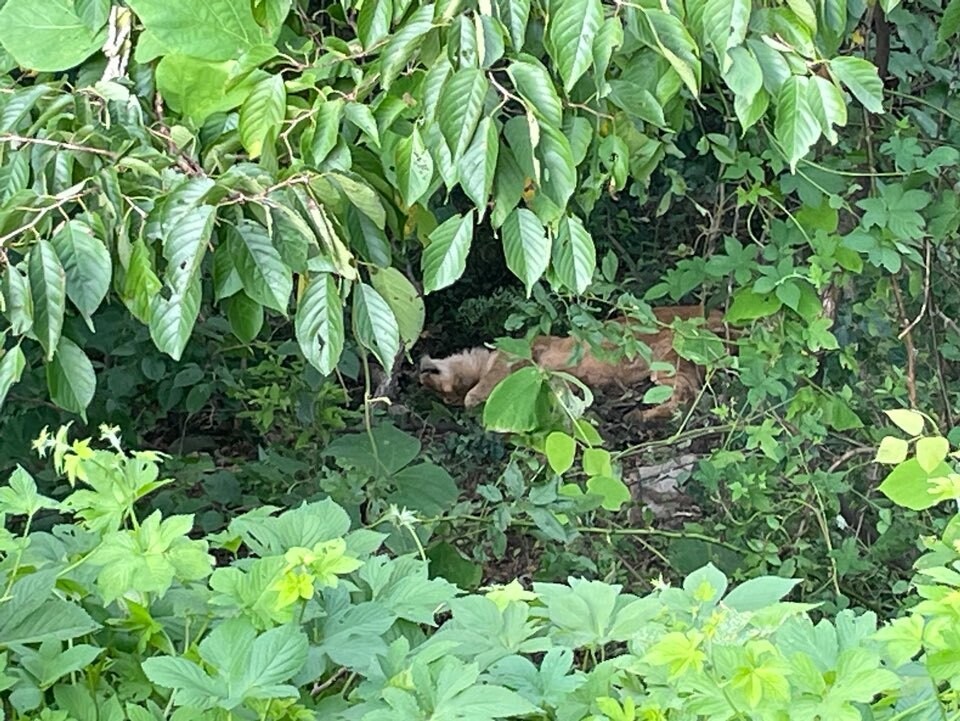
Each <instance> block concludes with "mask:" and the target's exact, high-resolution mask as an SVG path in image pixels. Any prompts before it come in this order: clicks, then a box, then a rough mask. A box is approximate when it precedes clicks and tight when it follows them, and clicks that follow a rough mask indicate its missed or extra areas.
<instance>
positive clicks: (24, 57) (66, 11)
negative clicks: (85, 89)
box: [0, 0, 107, 72]
mask: <svg viewBox="0 0 960 721" xmlns="http://www.w3.org/2000/svg"><path fill="white" fill-rule="evenodd" d="M106 38H107V31H106V28H105V27H104V25H103V24H101V25H100V27H97V28H90V27H88V26H87V25H86V24H85V23H84V22H83V20H82V19H81V18H80V17H79V16H78V15H77V12H76V10H75V7H74V3H73V2H71V0H44V1H43V2H42V3H39V4H38V3H36V2H33V0H8V1H7V3H6V4H4V5H3V8H2V9H0V45H2V46H3V48H4V49H5V50H6V51H7V52H8V53H10V55H12V56H13V58H14V60H16V61H17V64H18V65H19V66H20V67H23V68H29V69H30V70H37V71H41V72H57V71H59V70H67V69H69V68H72V67H75V66H77V65H79V64H80V63H82V62H83V61H84V60H86V59H87V58H88V57H90V56H91V55H92V54H93V53H95V52H96V51H97V50H99V49H100V48H101V47H102V46H103V43H104V41H105V40H106Z"/></svg>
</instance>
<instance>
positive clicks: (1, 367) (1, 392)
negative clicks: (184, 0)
mask: <svg viewBox="0 0 960 721" xmlns="http://www.w3.org/2000/svg"><path fill="white" fill-rule="evenodd" d="M26 367H27V358H26V356H25V355H24V354H23V350H22V349H21V348H20V346H19V345H15V346H14V347H13V348H11V349H10V350H8V351H7V352H6V353H4V355H3V357H2V358H0V409H2V408H3V402H4V401H5V400H6V399H7V393H9V392H10V388H11V387H12V386H13V385H14V384H16V383H19V382H20V377H21V376H22V375H23V371H24V369H25V368H26Z"/></svg>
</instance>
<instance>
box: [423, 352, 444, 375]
mask: <svg viewBox="0 0 960 721" xmlns="http://www.w3.org/2000/svg"><path fill="white" fill-rule="evenodd" d="M439 370H440V369H439V368H437V364H436V362H435V361H434V360H433V358H431V357H430V356H428V355H425V356H423V357H421V358H420V372H421V373H437V372H438V371H439Z"/></svg>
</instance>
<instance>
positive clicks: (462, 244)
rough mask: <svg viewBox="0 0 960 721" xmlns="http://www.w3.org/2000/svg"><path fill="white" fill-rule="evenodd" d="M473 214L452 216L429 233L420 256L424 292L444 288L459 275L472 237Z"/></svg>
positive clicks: (463, 267) (462, 269)
mask: <svg viewBox="0 0 960 721" xmlns="http://www.w3.org/2000/svg"><path fill="white" fill-rule="evenodd" d="M473 213H474V211H472V210H471V211H470V212H469V213H467V214H466V215H464V216H459V215H454V216H453V217H451V218H448V219H447V220H445V221H444V222H443V223H441V224H440V225H439V226H437V227H436V229H434V231H433V232H432V233H430V237H429V240H430V242H429V244H428V245H427V247H426V248H424V250H423V254H422V255H421V256H420V272H421V273H422V274H423V292H424V293H433V292H434V291H437V290H440V289H441V288H446V287H447V286H449V285H451V284H452V283H454V282H455V281H456V280H457V279H459V278H460V276H461V275H463V271H464V270H465V269H466V266H467V254H468V253H469V252H470V243H471V241H472V240H473V226H474V215H473Z"/></svg>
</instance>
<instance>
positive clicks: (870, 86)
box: [830, 56, 883, 114]
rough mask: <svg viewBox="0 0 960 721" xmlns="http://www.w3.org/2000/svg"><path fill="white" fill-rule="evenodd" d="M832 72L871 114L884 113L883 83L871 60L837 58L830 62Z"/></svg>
mask: <svg viewBox="0 0 960 721" xmlns="http://www.w3.org/2000/svg"><path fill="white" fill-rule="evenodd" d="M830 72H832V73H833V74H834V76H835V77H836V78H837V80H839V81H840V82H841V83H843V84H844V85H845V86H846V87H847V89H848V90H849V91H850V92H851V93H853V95H854V97H855V98H856V99H857V100H859V101H860V103H861V104H862V105H863V107H865V108H866V109H867V110H869V111H870V112H871V113H878V114H879V113H882V112H883V81H882V80H880V75H879V74H878V73H877V67H876V66H875V65H874V64H873V63H871V62H870V61H869V60H864V59H863V58H856V57H850V56H848V57H837V58H833V59H832V60H830Z"/></svg>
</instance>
